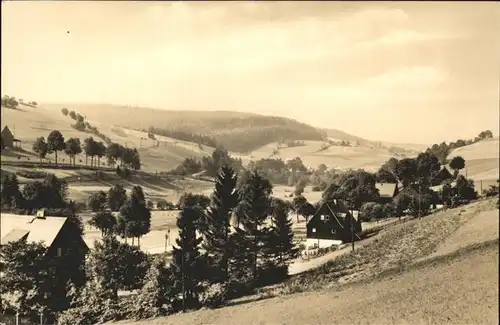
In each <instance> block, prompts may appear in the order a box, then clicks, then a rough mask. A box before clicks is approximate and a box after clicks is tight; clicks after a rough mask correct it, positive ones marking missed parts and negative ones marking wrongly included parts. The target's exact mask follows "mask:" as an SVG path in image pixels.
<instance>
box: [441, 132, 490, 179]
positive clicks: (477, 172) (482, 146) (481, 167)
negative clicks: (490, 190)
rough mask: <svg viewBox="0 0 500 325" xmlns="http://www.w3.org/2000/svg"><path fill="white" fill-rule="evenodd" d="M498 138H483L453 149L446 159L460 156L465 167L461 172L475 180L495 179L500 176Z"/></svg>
mask: <svg viewBox="0 0 500 325" xmlns="http://www.w3.org/2000/svg"><path fill="white" fill-rule="evenodd" d="M499 146H500V141H499V138H498V137H496V138H492V139H485V140H481V141H479V142H476V143H474V144H471V145H468V146H465V147H461V148H457V149H454V150H453V151H452V152H451V153H450V154H449V155H448V159H450V160H451V159H452V158H453V157H456V156H461V157H462V158H464V159H465V169H464V170H462V171H461V172H462V173H464V174H466V175H467V177H468V178H472V179H473V180H475V181H480V180H489V181H495V180H497V179H498V178H499V177H500V168H499V164H500V159H499V157H500V147H499Z"/></svg>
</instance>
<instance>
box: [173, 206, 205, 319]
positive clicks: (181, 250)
mask: <svg viewBox="0 0 500 325" xmlns="http://www.w3.org/2000/svg"><path fill="white" fill-rule="evenodd" d="M199 217H200V214H199V210H197V209H196V208H193V207H184V208H183V209H182V211H181V212H180V213H179V216H178V217H177V228H179V236H178V238H177V239H176V246H174V247H173V252H172V256H173V258H172V266H173V276H174V279H175V288H176V291H177V292H179V293H180V294H181V295H182V298H181V299H182V300H181V302H182V309H183V310H186V309H196V308H199V307H200V302H199V294H200V293H201V292H202V286H201V285H200V282H201V280H202V275H201V274H200V264H201V259H200V252H199V245H200V243H201V240H202V239H201V237H200V238H197V237H196V223H197V219H198V218H199Z"/></svg>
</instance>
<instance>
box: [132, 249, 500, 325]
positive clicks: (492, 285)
mask: <svg viewBox="0 0 500 325" xmlns="http://www.w3.org/2000/svg"><path fill="white" fill-rule="evenodd" d="M497 289H498V239H496V240H490V241H488V242H485V243H480V244H475V245H472V246H469V247H466V248H463V249H460V250H458V251H456V252H453V253H451V254H448V255H444V256H439V257H436V258H433V259H430V260H426V261H424V262H419V263H417V264H414V265H411V266H408V267H406V268H405V267H396V268H393V269H391V270H387V271H385V272H383V273H382V274H380V275H379V276H378V277H377V279H375V281H374V279H373V278H372V279H366V281H360V282H356V283H352V284H350V285H347V286H342V288H339V290H320V291H316V292H304V293H299V294H293V295H288V296H283V297H277V298H274V299H269V300H264V301H259V302H254V303H251V304H244V305H238V306H233V307H229V308H222V309H216V310H200V311H196V312H190V313H185V314H176V315H172V316H169V317H165V318H158V319H154V320H144V321H140V322H133V321H129V322H124V323H127V324H171V325H181V324H190V325H202V324H203V325H211V324H214V325H215V324H217V325H232V324H239V325H247V324H248V325H250V324H252V325H253V324H273V325H278V324H283V325H284V324H287V325H288V324H315V325H333V324H384V325H386V324H394V325H396V324H398V325H400V324H450V325H451V324H453V325H456V324H496V323H497V322H498V291H497Z"/></svg>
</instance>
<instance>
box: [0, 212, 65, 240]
mask: <svg viewBox="0 0 500 325" xmlns="http://www.w3.org/2000/svg"><path fill="white" fill-rule="evenodd" d="M66 220H67V218H64V217H44V218H40V217H39V218H37V217H34V216H23V215H17V214H9V213H2V214H1V215H0V227H2V234H5V236H3V237H2V238H1V239H0V244H1V245H4V244H7V243H8V242H9V241H12V240H15V238H18V239H17V240H20V239H22V238H23V237H20V236H21V234H23V233H24V234H25V235H24V238H26V240H27V242H29V243H30V242H44V244H45V245H46V246H47V247H50V246H51V245H52V243H53V242H54V240H55V239H56V237H57V235H58V234H59V232H60V231H61V229H62V227H63V226H64V223H65V222H66ZM26 234H27V236H26Z"/></svg>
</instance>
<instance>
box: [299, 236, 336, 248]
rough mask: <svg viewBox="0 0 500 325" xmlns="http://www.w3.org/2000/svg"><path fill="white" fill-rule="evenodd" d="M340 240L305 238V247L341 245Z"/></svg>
mask: <svg viewBox="0 0 500 325" xmlns="http://www.w3.org/2000/svg"><path fill="white" fill-rule="evenodd" d="M341 244H342V241H341V240H335V239H315V238H307V240H306V248H308V249H311V248H328V247H332V246H338V245H341Z"/></svg>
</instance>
